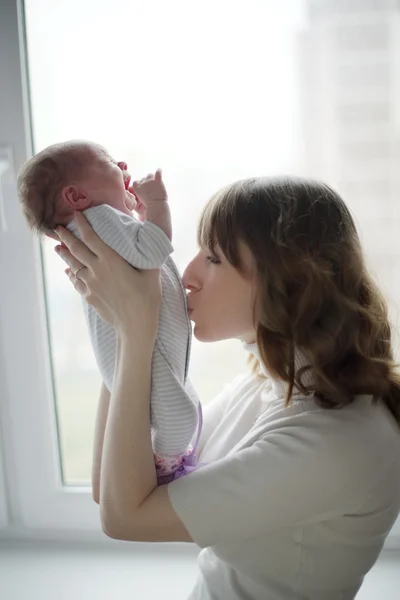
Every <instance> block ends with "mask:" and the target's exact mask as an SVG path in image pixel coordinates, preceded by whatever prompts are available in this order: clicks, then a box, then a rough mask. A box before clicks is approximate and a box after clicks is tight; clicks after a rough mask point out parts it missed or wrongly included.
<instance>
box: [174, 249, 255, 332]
mask: <svg viewBox="0 0 400 600" xmlns="http://www.w3.org/2000/svg"><path fill="white" fill-rule="evenodd" d="M241 252H242V257H243V260H244V264H245V268H246V273H248V276H246V277H244V276H243V275H241V274H240V273H239V272H238V271H237V270H236V269H235V268H234V267H233V266H232V265H231V264H230V263H229V262H228V261H227V259H226V258H225V256H224V255H223V254H222V252H221V250H220V248H219V247H218V246H217V247H216V254H215V255H213V256H212V255H211V254H210V253H209V252H207V250H206V249H201V250H200V251H199V252H198V254H196V256H195V257H194V258H193V259H192V260H191V262H190V263H189V264H188V266H187V267H186V269H185V272H184V274H183V284H184V286H185V288H186V289H187V290H188V296H187V302H188V310H189V316H190V319H191V321H193V323H194V335H195V337H196V338H197V339H198V340H199V341H201V342H215V341H218V340H225V339H229V338H238V339H241V340H243V341H245V342H248V343H252V342H254V341H255V340H256V332H255V328H254V325H253V305H254V297H255V290H256V284H255V281H256V280H255V277H254V267H253V261H252V257H251V254H250V251H249V250H248V248H247V247H246V246H244V245H243V244H242V245H241Z"/></svg>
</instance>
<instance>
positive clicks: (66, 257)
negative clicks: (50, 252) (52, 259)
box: [54, 246, 85, 274]
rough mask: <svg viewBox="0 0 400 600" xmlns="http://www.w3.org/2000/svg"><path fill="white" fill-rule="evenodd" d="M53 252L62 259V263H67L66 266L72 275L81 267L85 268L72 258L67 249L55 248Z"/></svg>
mask: <svg viewBox="0 0 400 600" xmlns="http://www.w3.org/2000/svg"><path fill="white" fill-rule="evenodd" d="M54 250H55V251H56V252H57V254H58V256H59V257H60V258H62V259H63V261H64V262H66V263H67V265H68V266H69V268H70V269H71V271H72V273H76V272H77V271H78V269H81V268H82V267H84V266H85V265H83V264H82V263H81V262H80V261H79V260H78V259H77V258H75V257H74V256H72V254H71V252H70V251H69V250H68V248H65V247H63V246H56V247H55V248H54ZM67 270H68V269H67ZM67 274H68V273H67Z"/></svg>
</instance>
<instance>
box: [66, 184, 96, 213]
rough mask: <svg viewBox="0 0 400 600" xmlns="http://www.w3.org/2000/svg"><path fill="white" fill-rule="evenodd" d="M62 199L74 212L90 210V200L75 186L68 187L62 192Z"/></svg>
mask: <svg viewBox="0 0 400 600" xmlns="http://www.w3.org/2000/svg"><path fill="white" fill-rule="evenodd" d="M61 198H62V199H63V201H64V202H65V203H66V204H67V205H68V206H69V207H70V208H72V210H85V208H89V206H90V201H89V198H88V197H87V196H86V195H85V194H84V193H82V192H81V191H79V190H78V188H77V187H76V186H75V185H67V186H65V187H64V188H63V189H62V190H61Z"/></svg>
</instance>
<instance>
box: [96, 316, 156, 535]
mask: <svg viewBox="0 0 400 600" xmlns="http://www.w3.org/2000/svg"><path fill="white" fill-rule="evenodd" d="M153 330H154V326H151V330H148V331H146V327H145V326H142V327H140V335H139V336H138V330H137V328H135V331H125V332H124V333H123V334H121V333H118V334H117V360H116V369H115V376H114V386H113V393H112V395H111V399H110V408H109V413H108V419H107V426H106V431H105V435H104V446H103V455H102V464H101V478H100V511H101V513H100V514H101V521H102V525H103V529H104V531H105V533H107V535H111V536H112V535H113V534H114V532H115V531H116V530H119V528H120V527H121V526H122V525H123V524H124V523H126V522H127V521H128V522H129V520H130V519H133V518H134V515H135V511H136V510H137V509H138V507H139V506H140V505H141V504H142V502H143V501H144V500H145V499H146V498H147V497H148V496H149V494H150V493H151V492H152V491H153V490H154V489H155V488H156V487H157V479H156V471H155V466H154V458H153V449H152V444H151V434H150V385H151V359H152V355H153V347H154V339H153ZM138 340H140V342H139V341H138Z"/></svg>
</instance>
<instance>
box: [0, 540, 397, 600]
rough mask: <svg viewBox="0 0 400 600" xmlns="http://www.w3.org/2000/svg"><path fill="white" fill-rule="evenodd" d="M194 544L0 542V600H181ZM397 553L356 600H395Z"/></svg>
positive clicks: (385, 559) (190, 579)
mask: <svg viewBox="0 0 400 600" xmlns="http://www.w3.org/2000/svg"><path fill="white" fill-rule="evenodd" d="M198 552H199V549H198V547H197V546H195V545H194V544H153V545H146V548H145V549H144V548H143V545H140V544H132V543H126V542H125V543H124V542H116V541H115V542H114V541H113V542H112V543H111V544H109V545H108V544H107V547H105V546H101V545H100V546H99V545H96V544H89V543H76V542H64V543H61V542H38V541H32V542H26V541H25V542H19V541H11V540H0V598H4V599H7V600H14V599H15V600H72V599H74V600H80V599H85V600H109V599H110V598H115V600H125V599H129V600H131V599H133V598H146V600H153V599H154V600H160V599H161V598H162V599H163V600H186V599H187V597H188V595H189V593H190V591H191V589H192V587H193V585H194V582H195V579H196V573H197V564H196V563H197V561H196V557H197V554H198ZM399 589H400V552H398V551H397V552H396V551H384V552H383V553H382V555H381V557H380V559H379V560H378V562H377V563H376V565H375V566H374V568H373V569H372V570H371V572H370V573H369V574H368V575H367V577H366V579H365V582H364V585H363V587H362V588H361V591H360V592H359V594H358V595H357V600H376V598H385V600H396V599H398V590H399Z"/></svg>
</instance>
